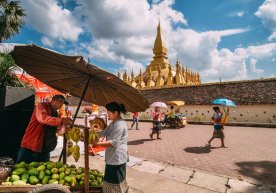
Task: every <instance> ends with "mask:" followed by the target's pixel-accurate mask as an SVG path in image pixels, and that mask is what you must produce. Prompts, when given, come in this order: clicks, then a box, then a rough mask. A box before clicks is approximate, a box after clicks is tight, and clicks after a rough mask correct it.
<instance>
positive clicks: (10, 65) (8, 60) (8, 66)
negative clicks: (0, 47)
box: [0, 53, 27, 88]
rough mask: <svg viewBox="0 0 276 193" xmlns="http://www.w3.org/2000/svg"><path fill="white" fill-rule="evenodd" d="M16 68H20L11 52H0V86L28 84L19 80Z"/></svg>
mask: <svg viewBox="0 0 276 193" xmlns="http://www.w3.org/2000/svg"><path fill="white" fill-rule="evenodd" d="M16 70H19V68H18V67H17V66H15V65H14V60H13V58H12V56H11V54H7V53H5V54H4V53H0V88H4V87H5V86H13V87H26V86H27V85H26V84H24V83H22V82H20V81H19V80H18V78H17V76H16V75H15V71H16Z"/></svg>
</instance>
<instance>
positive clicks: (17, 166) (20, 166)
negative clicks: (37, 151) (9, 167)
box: [13, 162, 27, 169]
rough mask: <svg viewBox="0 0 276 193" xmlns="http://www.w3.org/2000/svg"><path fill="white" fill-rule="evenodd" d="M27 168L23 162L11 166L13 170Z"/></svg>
mask: <svg viewBox="0 0 276 193" xmlns="http://www.w3.org/2000/svg"><path fill="white" fill-rule="evenodd" d="M26 167H27V164H26V163H25V162H20V163H18V164H15V165H14V166H13V168H14V169H18V168H26Z"/></svg>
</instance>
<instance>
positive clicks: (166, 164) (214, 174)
mask: <svg viewBox="0 0 276 193" xmlns="http://www.w3.org/2000/svg"><path fill="white" fill-rule="evenodd" d="M102 155H103V154H102ZM102 155H100V154H98V155H97V158H98V159H103V158H104V157H103V156H102ZM131 157H133V158H136V159H141V160H143V161H141V162H139V163H137V164H136V165H133V166H127V167H128V168H132V169H135V170H137V171H139V172H146V171H142V170H139V169H137V166H139V165H142V164H143V162H148V163H151V164H153V165H154V164H156V165H162V166H163V167H164V168H163V169H161V170H160V171H159V172H158V173H157V174H154V175H158V176H160V173H161V172H163V171H164V169H165V168H167V167H169V166H170V167H174V168H179V169H183V170H187V171H188V170H189V171H193V175H194V174H195V173H197V172H199V173H205V174H209V175H212V176H215V177H220V178H226V179H227V183H226V184H225V187H226V192H227V191H228V190H229V189H231V187H230V188H229V187H228V186H230V185H229V181H230V179H231V180H235V181H241V182H244V183H247V184H250V185H253V186H254V187H256V188H257V187H266V188H269V189H270V190H271V193H273V190H274V189H276V186H274V185H261V184H255V183H252V182H250V181H248V180H239V179H236V178H233V177H231V176H227V175H223V174H217V173H212V172H208V171H203V170H198V169H194V168H187V167H182V166H177V165H174V164H170V163H165V162H158V161H151V160H148V159H143V158H138V157H134V156H131ZM149 173H150V172H149ZM193 175H192V176H190V179H189V180H188V182H189V181H190V180H191V179H192V178H193ZM163 177H164V176H163ZM165 178H167V179H170V178H168V177H165ZM170 180H172V179H170ZM174 181H177V180H174ZM177 182H180V181H177ZM188 182H187V183H184V182H180V183H184V184H187V185H191V186H195V187H199V188H203V187H200V186H196V185H192V184H189V183H188ZM203 189H206V190H210V189H208V188H203ZM212 191H214V190H212Z"/></svg>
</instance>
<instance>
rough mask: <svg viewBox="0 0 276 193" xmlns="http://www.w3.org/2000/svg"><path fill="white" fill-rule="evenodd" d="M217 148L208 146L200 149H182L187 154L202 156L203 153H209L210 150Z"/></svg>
mask: <svg viewBox="0 0 276 193" xmlns="http://www.w3.org/2000/svg"><path fill="white" fill-rule="evenodd" d="M217 148H218V147H208V146H201V147H186V148H185V149H183V150H184V151H186V152H187V153H196V154H203V153H210V152H211V151H212V149H217Z"/></svg>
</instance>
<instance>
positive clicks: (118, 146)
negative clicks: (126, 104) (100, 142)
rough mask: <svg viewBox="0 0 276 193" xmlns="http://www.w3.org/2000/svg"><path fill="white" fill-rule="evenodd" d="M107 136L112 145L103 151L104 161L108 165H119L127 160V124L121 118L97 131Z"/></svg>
mask: <svg viewBox="0 0 276 193" xmlns="http://www.w3.org/2000/svg"><path fill="white" fill-rule="evenodd" d="M99 135H100V136H101V137H105V136H106V138H107V141H110V142H111V144H112V147H108V148H107V149H106V151H105V162H106V164H108V165H121V164H124V163H126V162H127V159H128V154H127V137H128V134H127V125H126V122H125V121H124V120H123V119H119V120H117V121H115V122H111V123H110V124H109V125H108V127H107V128H106V129H105V130H103V131H101V132H100V133H99Z"/></svg>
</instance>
